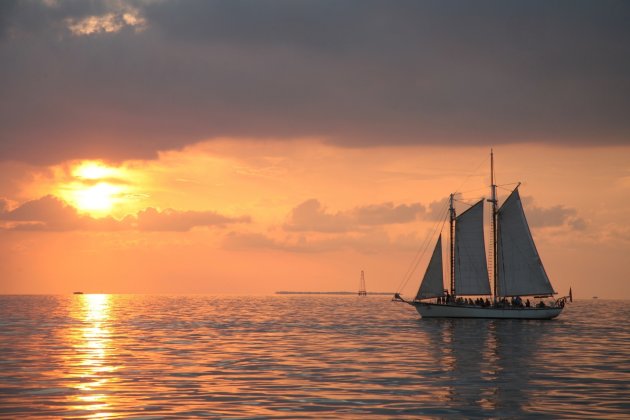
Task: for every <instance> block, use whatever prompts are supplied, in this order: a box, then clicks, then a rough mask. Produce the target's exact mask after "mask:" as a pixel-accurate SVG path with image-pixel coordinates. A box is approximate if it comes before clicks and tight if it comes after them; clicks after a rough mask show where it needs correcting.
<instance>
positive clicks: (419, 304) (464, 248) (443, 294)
mask: <svg viewBox="0 0 630 420" xmlns="http://www.w3.org/2000/svg"><path fill="white" fill-rule="evenodd" d="M490 183H491V191H490V193H491V198H490V199H488V200H487V201H489V202H490V203H491V204H492V222H491V227H490V229H491V234H490V237H491V242H492V246H491V258H490V259H489V260H486V251H485V242H484V223H483V217H484V213H483V207H484V200H483V199H482V200H480V201H478V202H477V203H475V204H473V205H472V206H471V207H470V208H469V209H467V210H466V211H464V212H462V213H461V214H459V215H456V212H455V208H454V206H453V197H454V194H451V195H450V199H449V222H450V223H449V227H450V229H449V244H448V247H449V252H448V254H449V261H448V268H449V277H450V279H449V280H450V285H449V288H448V289H446V290H445V289H444V278H443V277H444V275H443V271H444V270H443V260H442V234H440V236H439V237H438V239H437V242H436V244H435V248H434V250H433V254H432V256H431V259H430V261H429V264H428V266H427V269H426V272H425V274H424V277H423V279H422V282H421V284H420V288H419V289H418V293H417V294H416V296H415V298H414V299H413V300H412V301H407V300H404V299H403V298H402V297H401V296H400V294H399V293H396V294H395V295H394V300H397V301H402V302H405V303H408V304H410V305H413V306H414V307H415V308H416V310H417V311H418V313H420V315H421V316H422V317H423V318H516V319H551V318H555V317H557V316H558V315H560V313H561V312H562V310H563V308H564V305H565V302H566V300H567V298H568V299H569V300H572V294H571V291H569V296H566V297H562V298H559V299H553V296H554V295H555V294H556V292H555V291H554V289H553V287H552V285H551V282H550V281H549V277H548V276H547V273H546V271H545V267H544V266H543V264H542V261H541V260H540V257H539V255H538V251H537V250H536V245H535V244H534V239H533V238H532V234H531V231H530V229H529V225H528V224H527V219H526V218H525V212H524V210H523V204H522V202H521V197H520V195H519V192H518V188H519V186H520V183H519V184H518V185H517V186H516V188H515V189H514V190H513V191H512V192H511V194H510V195H509V196H508V197H507V198H506V199H505V201H504V202H503V204H502V205H501V206H500V207H499V205H498V204H499V203H498V199H497V191H496V189H497V185H495V176H494V154H493V152H492V151H490ZM487 261H490V263H488V262H487ZM489 265H490V266H491V267H492V270H491V271H492V276H491V277H490V276H489V274H488V271H489V270H488V266H489ZM491 283H492V285H491ZM491 286H492V287H491ZM471 296H475V297H476V298H475V299H474V300H473V299H472V298H470V297H471ZM529 297H532V298H536V299H543V298H548V297H551V298H552V300H551V301H548V302H547V303H545V301H544V300H538V301H534V302H530V301H529ZM523 298H525V299H526V300H525V301H523Z"/></svg>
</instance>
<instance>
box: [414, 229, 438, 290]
mask: <svg viewBox="0 0 630 420" xmlns="http://www.w3.org/2000/svg"><path fill="white" fill-rule="evenodd" d="M443 294H444V274H443V272H442V235H440V237H439V238H438V241H437V244H435V249H434V250H433V255H431V261H429V265H428V266H427V271H426V272H425V273H424V278H423V279H422V283H420V289H418V294H417V295H416V299H428V298H433V297H438V296H442V295H443Z"/></svg>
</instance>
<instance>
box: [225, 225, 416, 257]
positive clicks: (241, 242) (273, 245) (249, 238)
mask: <svg viewBox="0 0 630 420" xmlns="http://www.w3.org/2000/svg"><path fill="white" fill-rule="evenodd" d="M223 246H224V247H225V248H226V249H233V250H242V249H259V250H271V251H284V252H292V253H322V252H333V251H339V250H353V251H356V252H359V253H362V254H373V253H376V252H383V251H386V250H391V249H392V247H393V246H398V244H395V243H393V241H392V240H391V239H390V237H389V235H388V234H387V233H386V232H384V231H383V230H381V229H374V230H371V231H367V232H346V233H339V232H337V233H334V234H332V235H326V236H325V237H318V236H311V235H307V234H303V235H299V236H297V237H296V236H284V237H276V236H271V235H266V234H261V233H243V232H230V233H229V234H228V235H226V236H225V238H224V242H223ZM403 246H406V243H403Z"/></svg>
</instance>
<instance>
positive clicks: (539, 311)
mask: <svg viewBox="0 0 630 420" xmlns="http://www.w3.org/2000/svg"><path fill="white" fill-rule="evenodd" d="M412 305H413V306H414V307H415V308H416V310H417V311H418V313H419V314H420V315H421V316H422V318H497V319H552V318H555V317H557V316H558V315H560V313H561V312H562V309H563V308H559V307H553V308H550V307H546V308H512V307H509V308H495V307H482V306H470V305H438V304H434V303H425V302H413V303H412Z"/></svg>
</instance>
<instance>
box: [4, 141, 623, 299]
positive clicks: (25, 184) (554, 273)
mask: <svg viewBox="0 0 630 420" xmlns="http://www.w3.org/2000/svg"><path fill="white" fill-rule="evenodd" d="M488 152H489V147H461V148H455V147H445V148H435V147H434V148H430V147H419V146H415V147H412V146H405V147H403V146H400V147H375V148H342V147H337V146H331V145H326V144H323V143H321V142H319V141H317V140H315V139H307V140H296V141H294V142H286V141H271V140H270V141H267V142H259V141H258V142H256V141H247V140H243V139H239V140H230V139H223V140H216V141H208V142H202V143H199V144H196V145H193V146H190V147H187V148H185V149H183V150H181V151H170V152H164V153H160V154H159V156H158V157H157V158H156V159H152V160H129V161H122V162H118V163H115V164H113V163H112V164H108V163H107V162H98V161H90V162H86V161H67V162H63V163H61V164H57V165H53V166H31V165H26V164H17V163H6V162H5V163H2V164H0V175H1V177H0V178H1V179H2V181H1V182H0V196H2V197H5V200H4V206H3V207H4V209H3V213H2V215H3V216H2V231H0V252H1V254H0V255H2V257H1V260H0V277H1V278H2V279H3V281H2V282H1V283H0V292H1V293H69V292H71V291H73V290H83V291H86V292H106V293H256V294H258V293H273V292H274V291H276V290H355V289H356V288H357V287H358V283H359V273H360V271H361V270H365V273H366V281H367V287H368V290H372V291H394V290H395V289H396V288H397V287H398V285H399V284H400V282H401V281H402V280H403V278H404V276H405V273H406V271H407V268H408V266H409V264H410V263H411V262H412V260H413V257H414V255H415V253H416V251H417V250H418V249H419V248H420V247H421V246H422V244H423V241H424V240H425V237H426V235H427V232H428V231H429V230H430V229H432V228H433V227H434V225H435V223H436V221H435V220H433V219H434V216H432V213H431V210H432V208H433V207H435V206H436V205H437V204H439V203H438V202H439V201H440V200H443V199H444V198H445V197H446V196H447V195H448V194H449V193H450V192H451V191H454V190H458V191H463V192H464V194H463V197H462V200H464V201H468V202H472V201H473V200H474V199H478V198H480V197H482V196H487V195H488V192H487V191H488V190H487V184H488V183H489V179H488V176H489V175H488V164H489V156H488ZM495 156H496V171H497V178H498V184H509V183H514V182H518V181H520V182H522V183H523V185H522V187H521V194H522V195H523V196H524V197H525V198H524V200H525V206H526V212H527V213H528V216H529V221H530V225H531V226H532V229H533V235H534V239H535V240H536V242H537V245H538V249H539V252H540V254H541V257H542V260H543V262H544V264H545V267H546V269H547V272H548V273H549V276H550V278H551V281H552V284H553V285H554V286H555V288H556V290H557V291H558V292H561V293H566V291H568V288H569V287H570V286H572V287H573V290H574V293H575V295H576V296H578V297H591V296H593V295H597V296H600V297H609V298H630V286H629V285H628V282H627V273H629V272H630V263H629V262H628V259H627V258H625V255H627V254H628V252H630V229H628V227H627V226H628V225H627V223H626V222H625V216H626V215H627V214H629V213H630V198H629V197H630V166H629V165H628V162H630V147H605V148H595V147H590V148H586V147H584V148H567V147H547V146H539V145H528V144H518V145H511V146H500V147H497V148H495ZM506 188H509V187H506ZM507 192H508V191H507V190H505V189H500V193H501V194H502V197H503V198H504V197H505V196H506V194H507ZM432 204H433V207H432ZM426 258H428V255H427V256H426ZM426 258H425V260H424V261H423V262H421V264H420V267H419V269H418V270H417V271H416V273H415V274H414V276H413V277H412V279H411V280H410V281H409V283H408V284H407V287H406V288H405V289H404V290H403V291H404V293H405V294H408V295H410V294H412V293H414V292H415V289H416V288H417V286H418V283H419V280H420V277H421V275H422V271H423V270H424V265H425V264H426Z"/></svg>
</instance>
